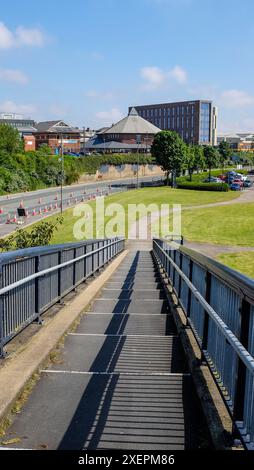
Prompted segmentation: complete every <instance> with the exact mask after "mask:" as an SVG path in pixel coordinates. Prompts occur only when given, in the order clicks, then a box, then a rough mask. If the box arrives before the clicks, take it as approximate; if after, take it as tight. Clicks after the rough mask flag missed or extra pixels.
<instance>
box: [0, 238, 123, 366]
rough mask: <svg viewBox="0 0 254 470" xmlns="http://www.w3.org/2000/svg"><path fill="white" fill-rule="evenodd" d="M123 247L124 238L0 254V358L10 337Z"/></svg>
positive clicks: (36, 319) (38, 319) (37, 319)
mask: <svg viewBox="0 0 254 470" xmlns="http://www.w3.org/2000/svg"><path fill="white" fill-rule="evenodd" d="M123 249H124V239H120V238H115V239H108V240H94V241H86V242H82V243H70V244H65V245H53V246H50V247H38V248H29V249H25V250H17V251H14V252H10V253H4V254H2V255H0V357H3V356H4V351H3V348H4V346H5V345H6V343H8V341H10V340H11V339H12V338H13V337H14V336H16V335H17V334H18V333H19V332H20V331H21V330H23V329H24V328H25V327H26V326H27V325H29V324H30V323H32V322H34V321H38V322H40V321H41V315H42V314H43V313H44V312H45V311H46V310H48V309H49V308H50V307H51V306H52V305H54V304H55V303H57V302H59V301H60V300H61V299H62V298H63V297H64V296H65V295H67V294H68V293H69V292H71V291H72V290H74V289H75V288H76V287H77V286H78V285H79V284H81V283H82V282H84V281H85V280H86V279H87V278H88V277H90V276H92V275H93V274H94V273H95V272H96V271H98V270H99V269H100V268H102V267H103V266H104V265H105V264H106V263H107V262H108V261H110V260H111V259H112V258H113V257H114V256H116V255H117V254H119V253H120V252H121V251H122V250H123Z"/></svg>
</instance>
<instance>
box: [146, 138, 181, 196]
mask: <svg viewBox="0 0 254 470" xmlns="http://www.w3.org/2000/svg"><path fill="white" fill-rule="evenodd" d="M151 153H152V156H153V157H154V158H155V160H156V163H157V164H158V165H160V166H161V168H162V169H163V170H164V171H165V172H166V174H167V185H168V184H169V175H170V173H171V175H172V186H173V187H174V186H175V179H176V174H177V173H178V172H180V171H181V170H182V169H183V168H184V165H185V163H186V153H187V151H186V144H185V143H184V142H183V140H182V139H181V137H180V136H179V134H177V132H174V131H161V132H159V133H158V134H157V135H156V136H155V138H154V142H153V145H152V149H151Z"/></svg>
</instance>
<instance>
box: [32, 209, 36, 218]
mask: <svg viewBox="0 0 254 470" xmlns="http://www.w3.org/2000/svg"><path fill="white" fill-rule="evenodd" d="M35 215H36V210H35V209H34V210H33V212H32V216H33V217H34V216H35Z"/></svg>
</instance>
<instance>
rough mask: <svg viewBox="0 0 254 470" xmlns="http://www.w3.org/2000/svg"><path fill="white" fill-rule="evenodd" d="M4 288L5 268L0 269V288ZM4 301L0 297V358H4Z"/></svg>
mask: <svg viewBox="0 0 254 470" xmlns="http://www.w3.org/2000/svg"><path fill="white" fill-rule="evenodd" d="M1 287H3V266H2V265H1V267H0V288H1ZM5 356H6V354H5V353H4V299H3V296H2V295H1V296H0V357H2V358H4V357H5Z"/></svg>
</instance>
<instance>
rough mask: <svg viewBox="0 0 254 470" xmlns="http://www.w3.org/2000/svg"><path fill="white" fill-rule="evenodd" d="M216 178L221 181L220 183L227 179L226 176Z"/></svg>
mask: <svg viewBox="0 0 254 470" xmlns="http://www.w3.org/2000/svg"><path fill="white" fill-rule="evenodd" d="M218 178H219V179H220V180H221V181H225V180H226V179H227V176H226V175H219V176H218Z"/></svg>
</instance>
